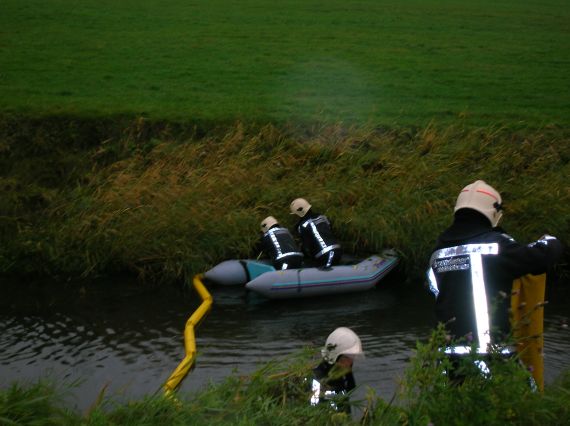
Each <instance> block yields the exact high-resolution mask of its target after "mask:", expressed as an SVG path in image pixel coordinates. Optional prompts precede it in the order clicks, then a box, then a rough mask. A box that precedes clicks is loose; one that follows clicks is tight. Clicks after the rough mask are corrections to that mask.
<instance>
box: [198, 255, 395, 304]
mask: <svg viewBox="0 0 570 426" xmlns="http://www.w3.org/2000/svg"><path fill="white" fill-rule="evenodd" d="M398 261H399V258H398V257H397V256H396V253H395V252H394V251H392V250H386V251H384V252H383V253H382V254H381V255H373V256H370V257H367V258H366V259H359V260H352V261H348V260H344V259H343V261H342V262H341V264H340V265H337V266H333V267H332V268H328V269H324V268H319V267H303V268H299V269H286V270H284V271H277V270H275V268H274V267H273V266H272V265H271V264H270V262H269V261H263V260H261V261H260V260H249V259H245V260H226V261H224V262H222V263H220V264H218V265H216V266H214V267H213V268H212V269H210V270H209V271H208V272H206V273H204V278H205V280H206V282H207V283H212V284H219V285H244V286H245V288H246V289H248V290H251V291H253V292H255V293H258V294H261V295H262V296H265V297H267V298H270V299H286V298H295V297H311V296H323V295H329V294H339V293H350V292H356V291H364V290H368V289H371V288H372V287H374V286H375V285H376V284H377V283H378V282H379V281H380V280H381V279H382V278H383V277H384V276H386V274H388V272H390V271H391V270H392V269H394V267H395V266H396V265H397V264H398Z"/></svg>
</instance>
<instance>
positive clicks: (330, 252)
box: [289, 198, 342, 268]
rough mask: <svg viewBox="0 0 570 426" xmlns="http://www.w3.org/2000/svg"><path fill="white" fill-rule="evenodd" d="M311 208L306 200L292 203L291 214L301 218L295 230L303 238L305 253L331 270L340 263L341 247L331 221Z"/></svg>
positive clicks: (296, 200)
mask: <svg viewBox="0 0 570 426" xmlns="http://www.w3.org/2000/svg"><path fill="white" fill-rule="evenodd" d="M311 207H312V206H311V205H310V204H309V203H308V201H307V200H305V199H304V198H296V199H295V200H293V201H292V202H291V205H290V206H289V208H290V210H291V214H295V215H297V216H299V217H300V219H299V221H298V222H297V225H296V226H295V230H296V232H297V234H298V235H299V237H300V238H301V247H302V249H303V252H304V253H305V254H306V255H307V256H308V257H310V258H312V259H314V260H316V261H317V262H318V263H319V265H321V266H323V267H325V268H330V267H331V266H333V265H337V264H338V263H339V262H340V259H341V257H342V249H341V245H340V243H339V242H338V240H337V239H336V237H335V236H334V234H333V231H332V226H331V223H330V221H329V219H328V218H327V217H326V216H325V215H322V214H319V213H317V212H315V211H313V210H312V209H311Z"/></svg>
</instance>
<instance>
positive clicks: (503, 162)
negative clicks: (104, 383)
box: [2, 120, 570, 281]
mask: <svg viewBox="0 0 570 426" xmlns="http://www.w3.org/2000/svg"><path fill="white" fill-rule="evenodd" d="M152 126H153V124H152V123H146V122H145V121H144V120H137V121H136V122H135V123H134V124H132V125H130V126H129V127H127V128H125V129H124V130H123V131H122V132H121V133H120V134H119V135H118V136H115V138H114V139H113V138H111V139H107V140H104V141H101V142H100V143H95V144H92V145H91V146H89V147H85V148H83V149H82V150H79V151H78V152H79V153H78V154H77V156H78V158H81V159H82V164H83V168H82V169H81V173H79V172H77V171H76V172H75V173H76V174H77V173H78V174H80V179H76V180H75V181H74V182H72V183H69V182H67V183H66V184H65V185H64V184H63V183H62V185H61V186H60V187H55V188H53V187H52V188H46V191H45V194H48V192H49V191H51V192H49V200H48V201H46V206H44V207H42V208H41V218H38V217H34V218H33V219H30V212H29V211H27V210H26V208H25V206H24V207H22V206H20V207H19V209H18V208H15V207H14V205H13V203H12V204H10V206H12V207H11V208H12V210H9V206H8V207H6V206H4V207H3V209H4V210H5V211H6V212H7V213H6V214H5V217H6V218H7V219H4V220H6V221H10V220H12V221H17V222H19V230H18V231H17V232H15V233H14V232H11V233H8V231H6V229H8V228H9V229H12V230H14V228H13V227H9V226H8V225H5V226H4V228H3V229H4V230H5V232H6V235H9V236H10V241H11V242H12V245H11V246H10V247H12V250H11V251H10V252H6V251H5V252H4V262H3V263H2V266H3V269H4V270H9V269H10V268H12V269H13V268H14V267H16V266H17V265H21V264H22V263H21V262H22V261H23V260H26V259H30V258H33V259H39V262H40V263H43V264H47V265H49V268H51V269H52V270H56V271H60V272H65V273H69V274H81V275H83V276H86V277H89V276H92V275H95V274H100V273H109V272H112V271H117V270H125V269H127V270H131V271H136V272H137V273H139V274H140V275H141V276H142V277H147V278H150V279H153V280H155V279H161V280H169V281H170V280H175V279H178V278H181V277H184V276H187V275H188V274H193V273H197V272H201V271H203V270H204V269H206V268H208V267H210V266H212V265H213V264H215V263H217V262H219V261H221V260H223V259H228V258H240V257H246V256H252V255H256V254H257V253H255V252H254V251H253V250H254V246H255V243H256V241H257V239H258V237H259V234H258V224H259V222H260V221H261V219H263V218H264V217H265V216H267V215H273V216H275V217H276V218H277V219H278V220H279V221H280V222H281V223H282V224H283V225H286V226H289V227H292V226H293V224H294V218H293V217H292V216H290V215H289V212H288V205H289V203H290V201H291V200H293V199H294V198H296V197H305V198H307V199H308V200H309V201H310V202H311V203H312V204H313V206H314V208H315V209H316V210H318V211H320V212H323V213H326V214H327V215H328V216H329V218H330V219H331V221H332V223H333V226H334V229H335V231H336V233H337V234H338V236H339V237H340V239H341V241H342V243H343V245H344V247H345V249H346V251H347V252H352V253H355V254H365V253H374V252H378V251H380V250H382V249H383V248H385V247H393V248H395V249H397V250H398V251H399V252H400V254H401V256H402V258H403V267H404V269H405V271H406V272H407V274H408V276H410V277H412V279H416V278H417V277H419V276H420V275H421V274H422V271H423V270H424V268H425V265H426V261H427V257H428V256H429V253H430V250H431V247H432V245H433V243H434V240H435V238H436V237H437V235H438V233H439V232H440V231H441V230H442V229H443V228H444V227H445V226H447V225H448V224H449V223H450V221H451V218H452V210H453V204H454V201H455V197H456V195H457V193H458V192H459V190H460V189H461V188H462V187H463V186H464V185H466V184H468V183H470V182H471V181H473V180H475V179H484V180H486V181H487V182H488V183H490V184H491V185H493V186H495V187H496V188H497V189H498V190H499V191H500V192H501V193H502V194H503V198H504V201H505V206H506V213H505V218H504V226H505V228H506V229H507V231H510V233H511V234H512V235H513V236H514V237H515V238H517V239H519V240H520V241H523V242H524V241H528V240H530V239H533V238H537V237H539V236H540V235H542V234H543V233H545V232H548V233H551V234H554V235H557V236H559V237H561V238H562V239H567V238H568V235H569V234H570V227H569V220H568V218H569V217H570V186H569V185H568V178H567V176H569V175H570V166H569V165H568V159H569V158H570V144H569V143H568V142H569V136H568V135H567V134H566V133H565V132H564V131H562V130H560V129H554V128H551V129H548V128H545V129H543V130H541V131H532V132H531V131H529V132H527V133H520V132H514V131H511V130H509V129H505V128H482V129H466V128H463V127H461V126H460V125H458V126H451V127H446V128H441V127H437V126H428V127H426V128H421V129H400V130H391V129H378V128H363V127H359V128H345V127H343V126H342V125H337V126H318V125H315V126H313V127H305V128H302V129H301V128H294V127H286V126H283V127H280V128H277V127H275V126H272V125H266V126H262V127H255V126H247V125H244V124H241V123H237V124H235V125H232V126H229V127H225V128H217V129H214V130H212V131H210V132H200V131H193V132H190V131H187V132H178V133H177V132H173V131H172V129H171V128H169V127H168V126H166V127H163V128H162V129H161V131H160V132H158V133H157V131H156V129H155V128H153V127H152ZM52 144H53V145H54V146H60V147H61V145H65V141H61V140H59V141H56V142H52ZM58 144H59V145H58ZM12 149H14V150H17V147H15V146H12ZM86 159H88V161H86ZM101 159H104V161H103V160H101ZM22 161H23V160H22ZM45 167H46V168H49V165H45ZM31 173H33V172H31ZM38 173H39V172H38ZM14 176H17V179H19V182H24V181H26V179H27V181H26V182H28V183H30V185H28V186H27V187H26V188H28V189H29V188H31V185H32V184H34V185H36V187H37V186H38V185H39V183H38V179H36V178H33V177H29V176H28V177H25V178H24V177H22V176H20V175H16V174H15V173H12V174H9V175H7V176H5V177H3V179H16V178H15V177H14ZM34 179H35V180H34ZM4 182H6V180H4ZM40 187H41V185H40ZM48 189H49V191H48ZM22 192H23V191H22ZM40 192H41V191H40ZM13 194H14V191H12V195H13ZM16 198H17V197H16ZM14 209H15V210H14ZM28 210H29V209H28ZM6 223H7V222H6Z"/></svg>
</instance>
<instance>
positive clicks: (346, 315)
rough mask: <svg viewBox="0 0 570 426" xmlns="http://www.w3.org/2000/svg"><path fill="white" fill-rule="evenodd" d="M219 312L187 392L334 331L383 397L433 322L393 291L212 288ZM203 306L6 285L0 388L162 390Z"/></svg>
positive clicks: (561, 311)
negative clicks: (359, 345) (43, 385)
mask: <svg viewBox="0 0 570 426" xmlns="http://www.w3.org/2000/svg"><path fill="white" fill-rule="evenodd" d="M210 290H211V292H212V295H213V296H214V306H213V309H212V311H211V313H210V314H209V315H208V316H207V317H206V319H205V320H204V322H203V323H202V324H201V325H200V327H199V329H198V332H197V347H198V351H199V354H198V360H197V366H196V368H195V369H194V371H193V372H192V373H191V374H190V376H189V377H188V378H187V379H186V380H185V381H184V382H183V385H182V391H188V392H191V391H195V390H198V389H200V388H202V387H203V386H204V385H205V384H207V383H209V382H210V381H214V382H217V381H220V380H222V379H223V378H225V377H226V376H228V375H229V374H231V373H232V371H234V370H236V371H238V372H240V373H248V372H251V371H253V370H255V369H256V368H257V367H258V366H259V365H260V364H263V363H265V362H266V361H267V360H269V359H275V358H276V357H284V356H287V355H288V354H291V353H293V352H295V351H296V350H298V349H300V348H302V347H305V346H308V345H310V346H316V347H318V346H320V345H322V343H323V341H324V339H325V338H326V336H327V335H328V334H329V333H330V332H331V331H332V330H333V329H334V328H336V327H337V326H340V325H345V326H349V327H351V328H353V329H354V330H355V331H356V332H357V333H358V334H359V335H360V336H361V338H362V341H363V346H364V349H365V351H366V357H365V358H364V359H362V360H359V361H358V362H357V364H356V366H355V376H356V379H357V382H358V384H359V385H361V386H360V389H359V391H360V394H361V395H363V394H364V392H365V387H366V386H371V387H373V388H374V389H376V390H377V391H378V393H379V394H380V395H381V396H383V397H384V398H387V399H389V398H390V397H391V396H392V393H393V392H394V390H395V388H396V382H397V380H398V377H399V376H400V375H401V374H402V372H403V370H404V368H405V366H406V363H407V361H408V359H409V357H410V356H411V355H412V352H413V348H414V347H415V344H416V341H417V340H418V339H419V340H424V339H425V338H426V337H427V336H428V335H429V332H430V326H431V324H432V323H433V316H432V303H431V298H430V296H429V295H428V294H427V292H425V291H424V290H423V289H422V288H421V287H420V288H418V290H417V291H412V290H409V289H408V290H406V291H400V290H398V288H397V286H396V285H395V284H394V283H392V284H390V285H386V286H380V287H379V288H376V289H373V290H370V291H367V292H364V293H356V294H351V295H339V296H334V297H326V298H321V299H301V300H284V301H266V300H263V299H260V298H256V297H255V296H254V295H246V294H245V293H244V291H242V289H238V288H211V289H210ZM568 290H569V289H568V286H562V285H559V286H557V287H556V288H555V289H554V290H551V291H549V294H548V297H549V300H550V304H549V305H548V306H547V310H546V321H545V342H546V344H545V367H546V368H545V370H546V382H547V383H550V382H551V381H552V380H554V378H555V377H556V376H557V375H558V374H559V373H560V371H562V370H564V369H568V368H570V355H569V353H570V339H569V336H570V331H569V328H568V327H567V324H568V311H567V306H568V302H570V291H568ZM198 303H199V301H198V299H197V297H196V295H195V294H194V293H193V292H189V293H185V292H182V290H180V289H176V288H160V289H142V288H141V287H140V286H139V285H137V284H136V283H127V284H125V283H121V284H119V283H116V282H104V283H98V285H97V286H84V287H82V286H80V285H77V284H74V285H69V286H67V287H61V286H53V285H42V284H36V285H26V286H24V285H21V284H18V285H8V286H7V285H4V284H3V297H2V298H1V300H0V379H1V382H0V385H2V386H6V385H7V384H8V383H10V382H11V381H13V380H19V381H34V380H36V379H37V378H39V377H54V378H56V379H57V380H58V382H61V381H62V380H63V381H65V382H67V383H71V382H74V383H75V385H74V386H75V387H74V389H73V392H72V394H73V398H74V399H73V400H70V403H73V404H74V405H75V406H77V407H78V408H79V409H85V408H87V407H89V406H90V405H91V404H92V403H93V402H94V401H95V400H96V398H97V395H98V394H99V392H100V391H101V390H102V389H103V388H104V387H107V388H108V393H110V394H112V395H114V398H116V399H118V400H125V399H131V398H139V397H141V396H143V395H147V394H152V393H154V392H156V391H160V389H161V386H162V384H163V382H164V381H165V380H166V379H167V378H168V377H169V375H170V373H171V372H172V371H173V370H174V368H175V367H176V366H177V365H178V363H179V362H180V361H181V360H182V358H183V356H184V352H183V351H184V348H183V341H182V339H183V337H182V331H183V328H184V324H185V322H186V320H187V318H188V316H189V315H190V314H191V312H192V311H193V310H194V309H195V308H196V306H197V305H198Z"/></svg>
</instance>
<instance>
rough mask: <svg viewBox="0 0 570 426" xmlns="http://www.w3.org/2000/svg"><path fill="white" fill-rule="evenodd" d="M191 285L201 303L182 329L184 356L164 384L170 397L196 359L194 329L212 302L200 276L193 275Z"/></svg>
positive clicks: (165, 391) (165, 390)
mask: <svg viewBox="0 0 570 426" xmlns="http://www.w3.org/2000/svg"><path fill="white" fill-rule="evenodd" d="M192 283H193V285H194V289H195V290H196V292H197V293H198V295H199V296H200V298H201V299H202V303H201V304H200V306H198V309H196V310H195V311H194V313H193V314H192V315H191V316H190V318H188V321H186V326H185V328H184V349H185V352H186V355H185V356H184V359H183V360H182V362H180V364H178V367H176V370H174V372H173V373H172V374H171V375H170V377H169V378H168V380H167V381H166V383H165V384H164V393H165V394H166V395H167V396H171V395H172V394H173V392H174V391H175V390H176V389H177V388H178V386H179V385H180V382H182V380H183V379H184V378H185V377H186V375H187V374H188V372H189V371H190V369H191V368H192V365H193V364H194V360H195V359H196V337H195V334H194V328H195V327H197V326H198V325H199V324H200V321H202V319H203V318H204V316H205V315H206V314H207V313H208V312H209V311H210V309H211V308H212V303H213V301H214V299H212V296H211V295H210V293H209V292H208V290H206V287H205V286H204V284H203V283H202V275H201V274H199V275H195V276H194V279H193V280H192Z"/></svg>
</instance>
